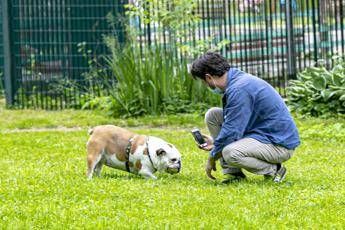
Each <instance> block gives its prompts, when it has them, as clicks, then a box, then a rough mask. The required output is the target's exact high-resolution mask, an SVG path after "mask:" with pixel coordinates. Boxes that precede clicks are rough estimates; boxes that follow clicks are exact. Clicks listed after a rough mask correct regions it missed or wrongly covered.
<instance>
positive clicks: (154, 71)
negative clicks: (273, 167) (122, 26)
mask: <svg viewBox="0 0 345 230" xmlns="http://www.w3.org/2000/svg"><path fill="white" fill-rule="evenodd" d="M106 43H107V45H108V47H109V49H110V51H111V55H110V57H108V58H107V62H108V65H109V68H110V71H111V73H112V74H111V76H106V77H104V76H103V80H102V81H100V82H103V84H106V86H104V87H101V88H104V89H107V95H105V94H106V93H104V94H103V95H105V96H103V97H96V98H95V99H92V100H91V101H89V102H87V103H86V104H85V105H84V108H98V109H102V110H104V111H106V112H107V113H108V114H109V115H112V116H116V117H118V116H122V117H130V116H141V115H157V114H175V113H193V112H197V113H203V112H205V111H206V110H207V108H208V107H209V106H208V105H209V104H213V105H218V104H219V102H220V98H219V97H217V96H215V95H213V94H212V93H210V92H209V91H208V90H207V88H206V87H205V86H204V85H203V84H202V83H201V82H200V81H196V80H194V79H192V77H191V76H190V74H189V73H188V68H187V60H186V59H184V58H176V56H175V55H174V52H173V51H169V50H164V49H163V48H160V47H149V46H144V47H141V48H140V46H136V45H133V44H135V43H128V44H126V45H124V46H122V47H121V46H120V45H119V44H118V42H117V41H116V39H115V38H113V37H108V38H106ZM105 78H106V79H105Z"/></svg>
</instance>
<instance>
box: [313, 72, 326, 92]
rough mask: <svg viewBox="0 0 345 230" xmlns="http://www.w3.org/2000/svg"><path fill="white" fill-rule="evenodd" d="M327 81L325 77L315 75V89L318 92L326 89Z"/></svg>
mask: <svg viewBox="0 0 345 230" xmlns="http://www.w3.org/2000/svg"><path fill="white" fill-rule="evenodd" d="M326 85H327V81H326V79H325V77H324V76H323V75H315V77H314V79H313V87H314V88H315V89H317V90H323V89H325V88H326Z"/></svg>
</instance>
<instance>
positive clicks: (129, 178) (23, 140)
mask: <svg viewBox="0 0 345 230" xmlns="http://www.w3.org/2000/svg"><path fill="white" fill-rule="evenodd" d="M46 114H49V115H50V116H45V115H46ZM4 116H5V118H4ZM0 117H1V120H2V121H1V129H0V143H1V148H0V165H1V170H0V228H1V229H28V228H32V229H65V228H68V229H128V228H130V229H133V228H134V229H136V228H141V229H149V228H155V229H162V228H167V229H200V228H204V229H224V228H225V229H238V228H240V229H258V228H264V229H266V228H268V229H282V228H302V229H303V228H312V229H324V228H326V229H343V228H344V226H345V221H344V218H343V215H344V213H345V192H344V185H345V182H344V181H345V180H344V174H345V164H344V149H345V143H344V140H345V121H344V120H335V119H334V120H321V119H311V118H308V119H302V118H298V119H297V124H298V127H299V129H300V132H301V137H302V145H301V147H300V148H298V149H297V151H296V152H295V156H294V157H293V158H292V159H291V160H290V161H288V162H287V164H286V166H287V168H288V175H287V178H286V181H285V182H284V183H282V184H278V185H277V184H274V183H271V182H264V180H263V178H262V177H260V176H256V175H252V174H249V173H246V174H247V175H248V176H249V178H248V180H247V181H244V182H241V183H235V184H230V185H222V184H220V183H219V181H217V182H212V181H210V180H208V179H207V178H206V176H205V175H204V171H203V167H204V162H205V160H206V157H207V156H206V155H205V153H204V152H202V151H201V150H198V149H197V148H196V146H195V144H194V142H193V140H192V138H191V135H190V134H189V132H188V128H187V129H183V128H185V125H186V124H187V123H188V122H190V123H192V125H190V126H193V125H198V126H199V125H202V118H201V117H199V116H195V115H190V116H182V118H183V119H182V120H184V121H181V122H178V121H177V120H178V117H176V119H175V120H176V122H177V124H174V123H172V121H167V123H168V125H166V126H164V127H160V128H155V129H151V128H150V127H156V126H162V125H164V124H165V123H164V122H162V121H164V120H165V119H167V120H169V119H170V117H167V118H158V117H156V118H154V117H151V118H145V119H144V118H142V119H138V120H134V119H133V122H134V123H135V122H136V123H135V124H132V123H130V124H129V125H128V123H127V122H128V121H122V122H123V123H121V124H124V125H125V126H127V125H128V126H133V125H139V126H138V127H129V129H131V130H133V131H135V132H138V133H142V134H150V135H154V136H160V137H162V138H164V139H166V140H167V141H169V142H172V143H174V144H175V145H176V146H177V148H178V149H179V150H180V152H181V154H182V157H183V169H182V172H181V174H179V175H166V174H158V177H159V179H158V180H157V181H152V180H144V179H142V178H140V177H138V176H135V175H130V174H128V173H126V172H121V171H118V170H114V169H111V168H107V167H105V168H104V169H103V171H102V176H101V177H100V178H95V179H93V180H92V181H87V180H86V178H85V170H86V162H85V155H86V152H85V143H86V141H87V138H88V136H87V134H86V130H87V126H89V125H95V124H97V123H106V122H109V123H112V122H113V121H121V120H114V119H109V118H107V117H104V116H102V115H101V114H95V113H92V112H87V111H63V112H45V111H8V110H4V109H2V110H1V111H0ZM6 117H7V119H6ZM26 118H27V119H28V120H31V121H30V122H27V123H25V120H26ZM153 120H157V121H156V122H157V123H158V125H157V124H154V123H153V122H152V121H153ZM172 120H173V121H174V122H175V120H174V119H172ZM5 121H6V124H2V122H5ZM158 121H159V122H158ZM151 122H152V123H153V124H152V123H151ZM18 124H25V125H22V126H21V127H19V128H31V127H35V128H40V127H58V126H70V127H75V126H80V127H82V130H76V131H69V132H66V131H58V130H49V131H41V132H32V131H29V130H14V129H15V128H17V125H18ZM79 124H80V125H79ZM142 125H144V127H143V126H142ZM187 127H189V126H187ZM215 175H216V176H217V177H218V178H220V177H221V173H220V172H219V170H218V171H217V172H216V174H215Z"/></svg>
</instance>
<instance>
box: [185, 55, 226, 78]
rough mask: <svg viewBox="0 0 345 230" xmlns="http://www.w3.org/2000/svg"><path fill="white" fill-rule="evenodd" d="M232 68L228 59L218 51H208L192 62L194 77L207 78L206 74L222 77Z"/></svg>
mask: <svg viewBox="0 0 345 230" xmlns="http://www.w3.org/2000/svg"><path fill="white" fill-rule="evenodd" d="M229 69H230V65H229V63H228V62H227V60H226V59H225V58H224V57H223V56H222V55H220V54H218V53H216V52H210V51H209V52H207V53H205V54H204V55H202V56H201V57H199V58H198V59H196V60H195V61H194V62H193V64H192V69H191V71H190V72H191V74H192V76H193V78H200V79H202V80H205V75H206V74H210V75H213V76H217V77H221V76H223V75H224V73H226V72H227V71H228V70H229Z"/></svg>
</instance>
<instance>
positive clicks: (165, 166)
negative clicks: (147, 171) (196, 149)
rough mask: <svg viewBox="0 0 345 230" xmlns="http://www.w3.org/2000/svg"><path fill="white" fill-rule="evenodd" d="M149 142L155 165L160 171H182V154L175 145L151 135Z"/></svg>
mask: <svg viewBox="0 0 345 230" xmlns="http://www.w3.org/2000/svg"><path fill="white" fill-rule="evenodd" d="M147 144H148V150H149V153H150V156H151V158H152V161H153V163H154V166H155V167H156V169H157V170H158V171H165V172H167V173H170V174H175V173H179V172H180V171H181V154H180V152H179V151H178V150H177V149H176V148H175V146H174V145H172V144H170V143H167V142H166V141H164V140H162V139H160V138H157V137H150V138H149V140H148V143H147Z"/></svg>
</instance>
